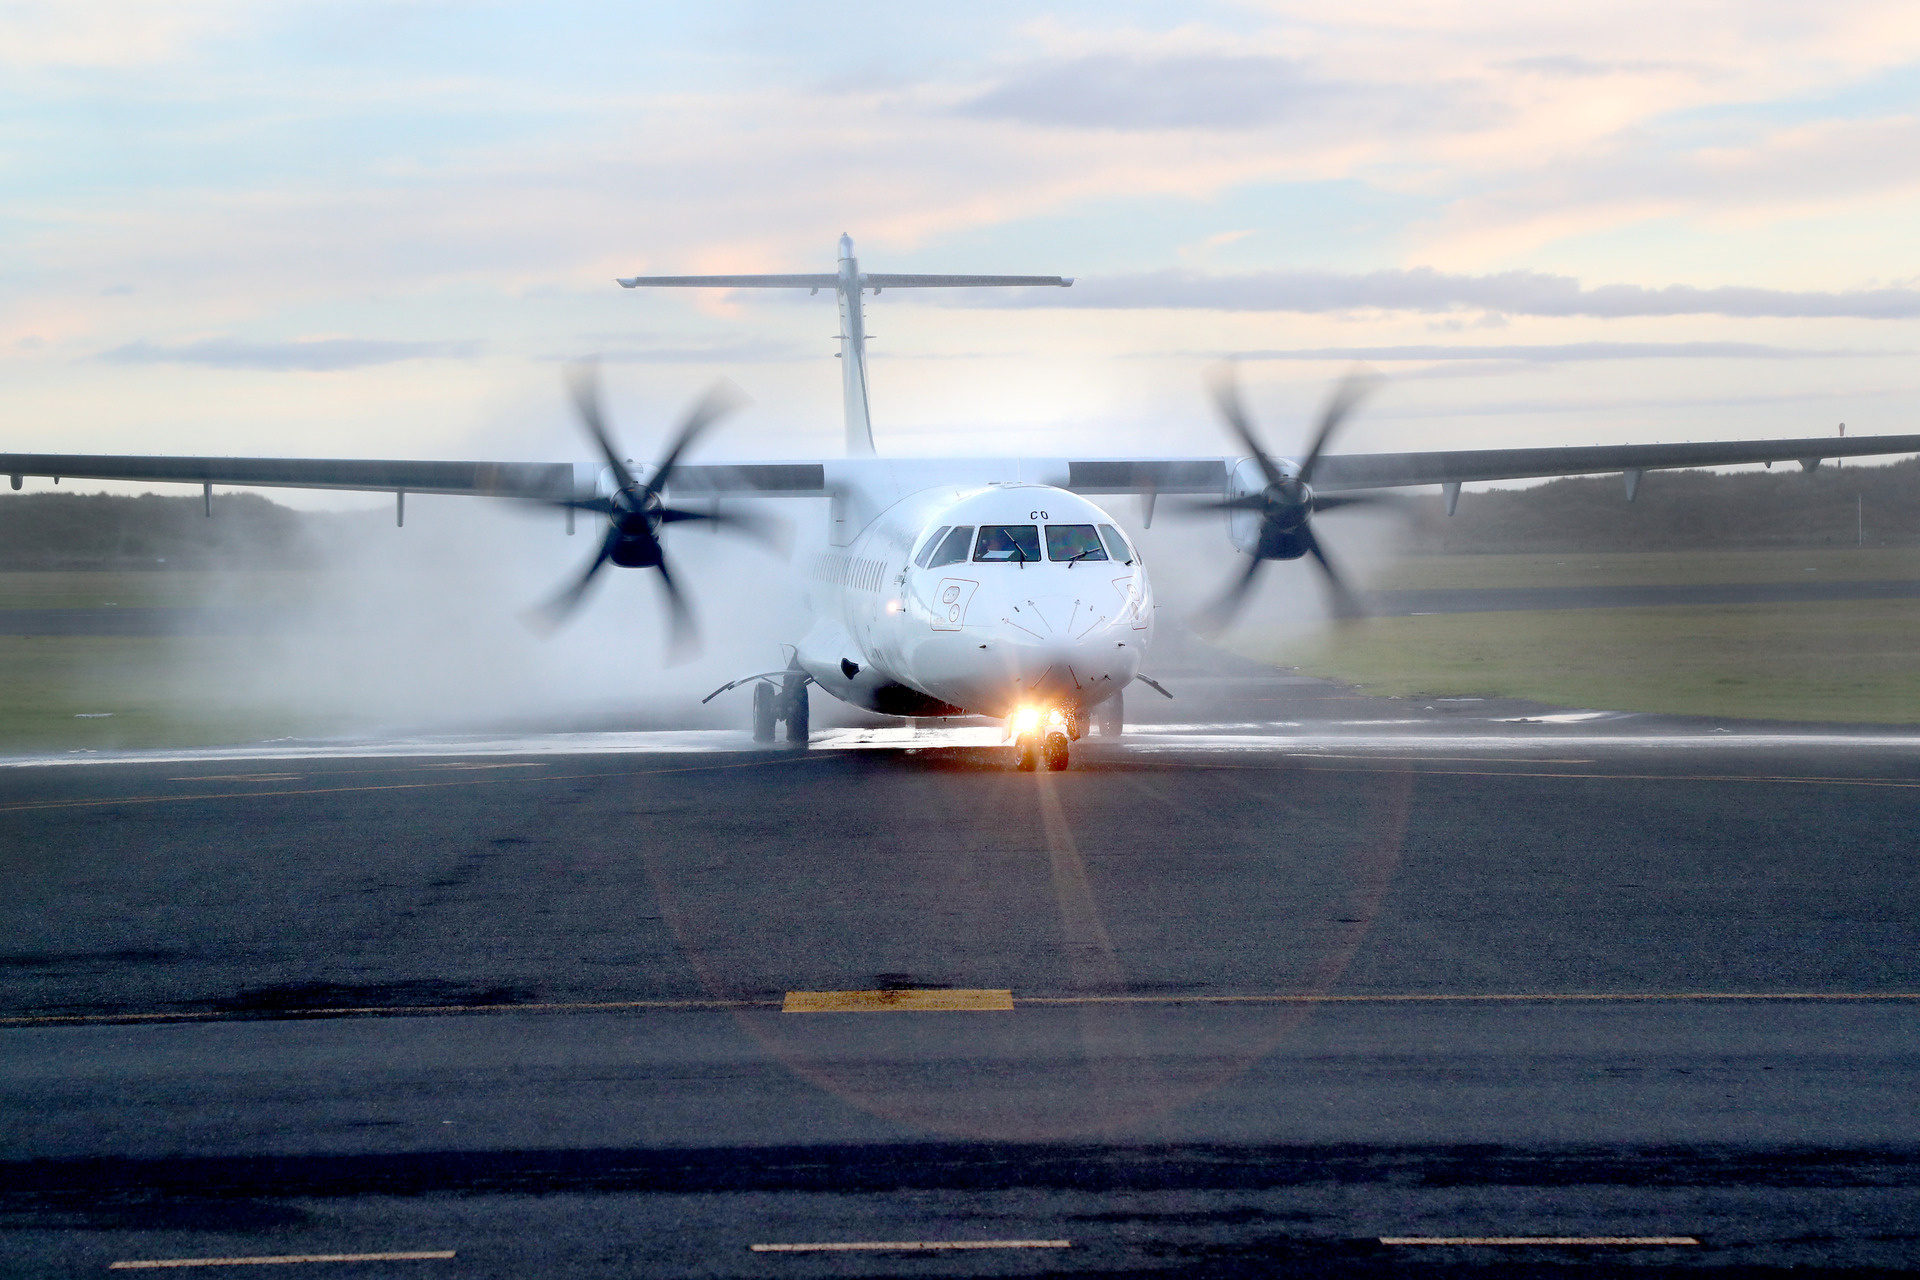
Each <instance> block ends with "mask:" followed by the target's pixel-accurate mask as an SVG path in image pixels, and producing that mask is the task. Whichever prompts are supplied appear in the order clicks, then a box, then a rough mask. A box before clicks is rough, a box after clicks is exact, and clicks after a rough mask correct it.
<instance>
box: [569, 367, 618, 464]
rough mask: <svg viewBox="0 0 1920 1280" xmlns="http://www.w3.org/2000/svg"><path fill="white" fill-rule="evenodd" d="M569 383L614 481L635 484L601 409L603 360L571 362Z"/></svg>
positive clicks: (589, 432) (581, 414)
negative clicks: (601, 366) (611, 470)
mask: <svg viewBox="0 0 1920 1280" xmlns="http://www.w3.org/2000/svg"><path fill="white" fill-rule="evenodd" d="M567 386H568V388H569V389H570V390H571V391H572V392H573V407H574V408H575V409H576V410H578V411H579V413H580V421H581V422H582V423H583V424H585V426H586V428H587V433H588V434H589V435H591V436H592V437H593V441H594V443H595V444H597V445H599V446H600V454H601V456H602V457H604V458H605V459H606V460H607V465H608V466H610V467H612V468H613V480H614V484H615V485H616V486H617V487H619V488H622V489H631V488H633V473H632V472H631V471H629V470H627V464H626V462H625V460H623V459H622V458H621V457H620V451H619V450H618V449H617V448H615V447H614V443H613V436H612V435H611V434H610V433H609V432H608V431H607V420H606V417H605V415H604V414H602V413H601V412H600V364H599V362H598V361H596V360H580V361H577V362H575V363H573V364H571V365H568V366H567Z"/></svg>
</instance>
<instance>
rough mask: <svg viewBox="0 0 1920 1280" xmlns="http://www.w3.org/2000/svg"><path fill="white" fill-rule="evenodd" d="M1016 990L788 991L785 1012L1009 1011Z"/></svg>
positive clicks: (942, 988) (783, 1006) (784, 1005)
mask: <svg viewBox="0 0 1920 1280" xmlns="http://www.w3.org/2000/svg"><path fill="white" fill-rule="evenodd" d="M1012 1010H1013V992H1011V991H1001V990H993V989H982V988H967V989H956V988H946V987H938V988H931V989H929V988H917V989H903V990H891V991H789V992H787V998H786V1000H785V1001H783V1002H782V1003H781V1005H780V1012H782V1013H895V1012H900V1013H957V1012H971V1013H1000V1012H1007V1013H1010V1012H1012Z"/></svg>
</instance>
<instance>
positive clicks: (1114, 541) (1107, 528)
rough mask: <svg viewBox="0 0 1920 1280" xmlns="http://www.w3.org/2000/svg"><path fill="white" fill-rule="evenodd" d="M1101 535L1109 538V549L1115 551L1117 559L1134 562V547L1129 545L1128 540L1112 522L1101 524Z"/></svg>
mask: <svg viewBox="0 0 1920 1280" xmlns="http://www.w3.org/2000/svg"><path fill="white" fill-rule="evenodd" d="M1100 536H1101V537H1102V538H1105V539H1106V540H1107V550H1108V551H1111V552H1112V553H1113V558H1114V559H1115V560H1118V561H1121V562H1122V563H1124V564H1132V563H1133V548H1132V547H1130V546H1128V545H1127V540H1126V539H1125V538H1123V537H1121V536H1120V531H1119V530H1118V529H1116V528H1114V527H1113V526H1112V525H1110V524H1103V525H1101V526H1100Z"/></svg>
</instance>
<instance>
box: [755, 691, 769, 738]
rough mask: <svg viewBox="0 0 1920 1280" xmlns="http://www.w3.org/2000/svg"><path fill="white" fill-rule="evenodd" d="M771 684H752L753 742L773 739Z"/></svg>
mask: <svg viewBox="0 0 1920 1280" xmlns="http://www.w3.org/2000/svg"><path fill="white" fill-rule="evenodd" d="M773 696H774V695H773V686H772V685H770V684H765V683H761V684H756V685H755V686H753V740H754V741H755V742H772V741H773V722H774V714H773Z"/></svg>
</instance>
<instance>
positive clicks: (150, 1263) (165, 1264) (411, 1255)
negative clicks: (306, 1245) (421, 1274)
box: [107, 1249, 454, 1271]
mask: <svg viewBox="0 0 1920 1280" xmlns="http://www.w3.org/2000/svg"><path fill="white" fill-rule="evenodd" d="M453 1256H454V1251H453V1250H451V1249H409V1250H404V1251H401V1252H397V1253H277V1254H261V1255H259V1256H257V1257H248V1258H141V1259H135V1260H131V1261H126V1262H110V1263H108V1264H107V1270H109V1271H158V1270H161V1269H162V1268H171V1267H271V1266H279V1265H283V1264H287V1263H297V1262H424V1261H427V1260H428V1259H434V1258H439V1259H445V1258H451V1257H453Z"/></svg>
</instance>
